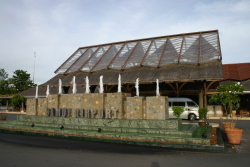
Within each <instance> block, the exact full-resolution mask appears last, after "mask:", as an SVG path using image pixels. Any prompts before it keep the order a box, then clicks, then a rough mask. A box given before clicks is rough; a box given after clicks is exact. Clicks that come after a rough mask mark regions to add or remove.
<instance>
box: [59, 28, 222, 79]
mask: <svg viewBox="0 0 250 167" xmlns="http://www.w3.org/2000/svg"><path fill="white" fill-rule="evenodd" d="M213 60H221V48H220V42H219V35H218V30H213V31H203V32H194V33H186V34H177V35H168V36H161V37H153V38H145V39H137V40H130V41H122V42H115V43H108V44H102V45H94V46H86V47H80V48H79V49H77V50H76V51H75V52H74V53H73V54H72V55H71V56H70V57H69V58H68V59H67V60H66V61H65V62H64V63H63V64H62V65H61V66H60V67H59V68H58V69H57V70H56V71H55V73H56V74H69V73H72V72H77V71H78V72H96V71H100V70H105V69H114V70H125V69H129V68H134V67H141V66H147V67H153V68H159V67H163V66H167V65H170V64H177V63H191V64H200V63H206V62H210V61H213Z"/></svg>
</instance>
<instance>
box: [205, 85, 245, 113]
mask: <svg viewBox="0 0 250 167" xmlns="http://www.w3.org/2000/svg"><path fill="white" fill-rule="evenodd" d="M216 90H217V91H218V92H219V94H213V95H212V97H211V98H210V99H209V103H214V102H219V103H221V104H222V105H223V107H224V108H225V110H226V113H227V114H232V110H233V109H235V110H237V109H238V108H239V105H238V104H239V102H240V97H239V94H243V91H244V87H243V86H241V85H240V83H236V82H233V83H229V84H228V85H220V86H218V87H217V88H216Z"/></svg>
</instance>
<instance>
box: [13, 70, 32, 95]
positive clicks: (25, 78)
mask: <svg viewBox="0 0 250 167" xmlns="http://www.w3.org/2000/svg"><path fill="white" fill-rule="evenodd" d="M11 83H12V84H13V85H14V87H15V88H16V91H17V92H21V91H24V90H27V89H29V88H31V87H34V86H35V84H34V83H33V82H32V81H31V80H30V74H28V73H27V71H23V70H16V71H14V75H13V77H12V78H11Z"/></svg>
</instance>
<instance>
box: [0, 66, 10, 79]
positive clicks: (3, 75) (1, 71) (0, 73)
mask: <svg viewBox="0 0 250 167" xmlns="http://www.w3.org/2000/svg"><path fill="white" fill-rule="evenodd" d="M7 78H8V74H7V72H6V71H5V70H4V69H3V68H1V69H0V81H2V80H5V79H7Z"/></svg>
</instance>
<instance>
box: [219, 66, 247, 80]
mask: <svg viewBox="0 0 250 167" xmlns="http://www.w3.org/2000/svg"><path fill="white" fill-rule="evenodd" d="M223 73H224V80H237V81H241V80H246V79H250V63H237V64H223Z"/></svg>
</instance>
